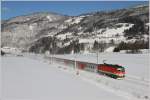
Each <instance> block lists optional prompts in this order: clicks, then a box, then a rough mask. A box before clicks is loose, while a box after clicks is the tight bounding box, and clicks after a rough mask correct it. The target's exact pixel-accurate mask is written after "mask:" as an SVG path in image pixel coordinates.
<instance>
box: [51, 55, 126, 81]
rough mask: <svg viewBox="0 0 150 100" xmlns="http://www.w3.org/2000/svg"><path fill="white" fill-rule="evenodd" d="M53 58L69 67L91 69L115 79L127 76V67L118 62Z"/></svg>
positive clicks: (52, 58)
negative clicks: (96, 62)
mask: <svg viewBox="0 0 150 100" xmlns="http://www.w3.org/2000/svg"><path fill="white" fill-rule="evenodd" d="M50 59H51V60H53V61H55V62H56V63H59V64H63V65H66V66H69V67H73V68H77V69H79V70H85V71H90V72H94V73H98V74H101V75H106V76H108V77H111V78H114V79H123V78H124V77H125V68H124V67H123V66H120V65H118V64H107V63H105V62H103V64H95V63H89V62H84V61H75V60H70V59H64V58H57V57H51V58H50Z"/></svg>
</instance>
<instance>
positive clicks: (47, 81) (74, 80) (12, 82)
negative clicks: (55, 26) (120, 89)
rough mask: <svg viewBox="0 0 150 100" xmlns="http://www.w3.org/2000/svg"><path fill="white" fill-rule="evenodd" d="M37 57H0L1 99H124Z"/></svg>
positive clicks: (124, 99)
mask: <svg viewBox="0 0 150 100" xmlns="http://www.w3.org/2000/svg"><path fill="white" fill-rule="evenodd" d="M56 67H57V65H56V64H54V65H49V64H46V63H43V62H40V61H37V60H33V59H30V58H24V57H2V87H3V88H2V100H99V99H103V100H127V99H126V98H124V97H122V96H119V95H116V94H115V93H113V92H111V91H108V90H107V88H104V87H99V88H98V87H97V86H95V85H93V84H91V83H88V82H86V81H83V80H82V79H81V78H80V77H79V76H76V75H75V74H69V73H66V72H63V71H61V70H59V69H58V68H56Z"/></svg>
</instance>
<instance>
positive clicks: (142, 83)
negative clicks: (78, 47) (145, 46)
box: [55, 53, 149, 100]
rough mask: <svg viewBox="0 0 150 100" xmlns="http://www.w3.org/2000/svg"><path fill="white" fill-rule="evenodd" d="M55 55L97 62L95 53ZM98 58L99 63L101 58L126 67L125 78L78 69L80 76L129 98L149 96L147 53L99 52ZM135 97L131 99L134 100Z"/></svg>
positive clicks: (139, 99) (141, 98)
mask: <svg viewBox="0 0 150 100" xmlns="http://www.w3.org/2000/svg"><path fill="white" fill-rule="evenodd" d="M55 56H56V57H59V58H66V59H72V60H74V59H76V60H80V61H86V62H93V63H96V62H97V60H96V59H97V58H96V56H97V55H95V54H86V55H81V54H75V55H73V54H72V55H55ZM98 60H99V61H98V62H99V63H103V60H107V61H106V63H109V64H110V63H112V64H119V65H122V66H124V67H125V69H126V77H125V79H123V80H119V81H118V80H114V79H112V78H108V77H105V76H102V75H98V74H95V73H89V72H85V71H80V74H81V76H83V77H86V78H87V79H90V80H92V81H94V82H97V83H99V84H103V85H104V86H107V87H109V88H111V89H112V90H114V91H115V90H116V91H120V92H121V94H124V95H129V96H128V97H130V98H131V97H132V96H133V97H135V98H136V99H137V100H147V99H148V98H149V54H119V53H100V54H99V58H98ZM64 67H65V66H64ZM67 68H69V67H67ZM126 93H127V94H126ZM135 98H134V99H131V100H136V99H135Z"/></svg>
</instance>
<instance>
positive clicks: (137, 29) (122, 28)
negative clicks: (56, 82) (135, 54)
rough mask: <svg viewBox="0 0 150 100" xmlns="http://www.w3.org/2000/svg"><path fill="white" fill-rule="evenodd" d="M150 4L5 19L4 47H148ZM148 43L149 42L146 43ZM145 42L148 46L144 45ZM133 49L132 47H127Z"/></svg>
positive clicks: (77, 49) (78, 49) (59, 49)
mask: <svg viewBox="0 0 150 100" xmlns="http://www.w3.org/2000/svg"><path fill="white" fill-rule="evenodd" d="M148 32H149V6H145V5H144V6H136V7H133V8H127V9H119V10H115V11H109V12H99V11H98V12H91V13H88V14H82V15H79V16H66V15H61V14H56V13H48V12H46V13H45V12H42V13H41V12H40V13H34V14H29V15H24V16H18V17H15V18H11V19H9V20H5V21H2V34H1V36H2V47H6V46H7V47H15V48H19V49H22V50H27V51H32V52H37V53H44V52H46V51H50V52H51V53H70V52H71V51H72V50H74V51H75V52H87V51H88V52H94V51H96V50H99V51H100V52H103V51H105V50H106V49H108V48H110V47H111V48H112V47H114V48H119V49H120V50H122V49H123V48H120V47H119V45H120V44H121V43H125V44H127V45H134V44H135V43H136V45H137V44H138V47H139V48H138V49H145V48H147V46H145V45H147V44H148V40H149V34H148ZM146 43H147V44H146ZM140 45H144V46H140ZM126 49H129V48H126Z"/></svg>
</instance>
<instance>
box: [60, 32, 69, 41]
mask: <svg viewBox="0 0 150 100" xmlns="http://www.w3.org/2000/svg"><path fill="white" fill-rule="evenodd" d="M71 35H72V33H70V32H67V33H66V34H59V35H57V37H58V38H59V39H61V40H64V39H66V37H67V36H71Z"/></svg>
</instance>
